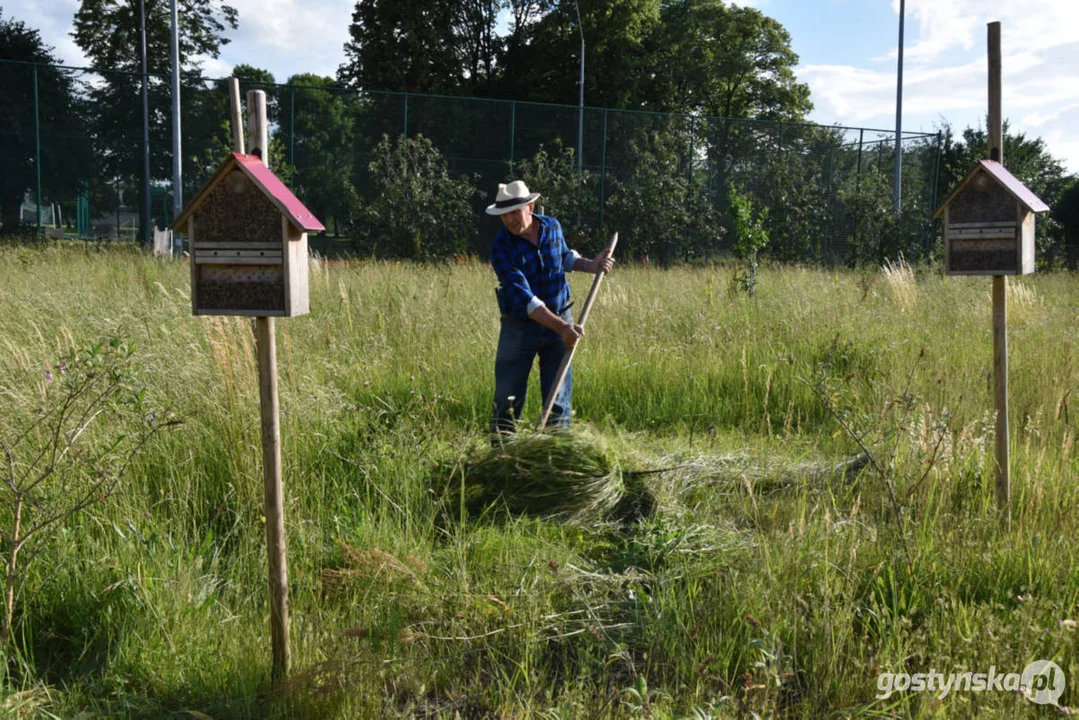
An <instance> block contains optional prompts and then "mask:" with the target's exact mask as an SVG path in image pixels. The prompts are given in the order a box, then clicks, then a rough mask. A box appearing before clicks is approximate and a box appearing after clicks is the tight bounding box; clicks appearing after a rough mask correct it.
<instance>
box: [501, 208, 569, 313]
mask: <svg viewBox="0 0 1079 720" xmlns="http://www.w3.org/2000/svg"><path fill="white" fill-rule="evenodd" d="M532 221H533V222H538V223H539V247H537V246H535V245H533V244H532V243H530V242H528V241H527V240H525V239H524V238H523V237H521V236H519V235H514V234H513V233H511V232H510V231H509V230H507V229H506V228H505V227H503V228H502V229H501V230H500V231H499V232H498V234H497V235H495V239H494V242H493V243H491V265H492V266H493V267H494V269H495V274H496V275H498V280H499V282H500V283H501V286H500V287H499V288H498V305H499V307H500V308H501V310H502V314H503V315H508V316H510V317H513V318H518V319H520V320H527V319H528V313H529V311H530V310H535V309H536V307H538V306H539V305H540V304H541V303H542V304H543V305H546V306H547V308H548V309H549V310H550V311H551V312H553V313H555V314H559V313H560V312H561V311H562V310H564V309H565V308H566V306H567V305H569V283H568V282H566V273H567V272H570V271H572V270H573V263H574V262H575V261H576V260H577V258H579V257H580V254H579V253H577V252H576V251H574V250H570V249H569V248H568V247H567V246H566V239H565V237H564V236H563V235H562V226H561V225H560V224H559V222H558V221H557V220H555V219H554V218H552V217H548V216H546V215H533V216H532Z"/></svg>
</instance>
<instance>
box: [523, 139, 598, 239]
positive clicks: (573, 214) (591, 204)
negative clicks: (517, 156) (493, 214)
mask: <svg viewBox="0 0 1079 720" xmlns="http://www.w3.org/2000/svg"><path fill="white" fill-rule="evenodd" d="M506 180H507V182H508V181H510V180H523V181H524V183H525V184H526V185H528V187H529V188H531V189H532V190H533V191H535V192H539V193H542V195H543V197H542V198H540V200H539V202H538V203H537V205H542V206H543V210H544V212H545V213H546V214H547V215H550V216H552V217H555V218H558V220H559V222H560V223H562V227H563V228H564V230H565V234H566V236H567V237H568V238H579V239H582V240H583V239H587V238H593V237H595V235H596V230H597V228H596V226H595V224H594V223H593V222H592V220H593V218H594V217H596V215H597V211H598V208H597V207H596V193H597V191H598V187H597V179H596V177H595V175H594V174H593V173H591V172H589V171H587V170H586V171H584V172H583V173H582V177H581V184H580V187H578V183H577V159H576V153H575V152H574V150H573V148H567V147H562V145H561V143H555V144H554V146H553V148H552V149H551V151H550V152H548V151H547V149H546V148H544V147H540V149H539V151H538V152H537V153H536V154H535V155H533V156H532V157H531V158H528V159H526V160H522V161H521V162H519V163H517V164H516V165H515V167H514V172H513V174H512V176H510V175H507V176H506ZM578 219H579V221H578Z"/></svg>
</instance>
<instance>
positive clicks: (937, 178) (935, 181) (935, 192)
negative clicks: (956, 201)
mask: <svg viewBox="0 0 1079 720" xmlns="http://www.w3.org/2000/svg"><path fill="white" fill-rule="evenodd" d="M942 140H943V138H942V137H941V134H940V133H939V132H938V133H937V158H936V162H935V163H933V199H932V201H930V203H929V209H930V210H931V211H932V210H935V209H936V206H937V198H938V197H940V196H939V195H938V193H939V192H940V187H939V183H940V156H941V153H942V152H943V148H942V147H941V145H942Z"/></svg>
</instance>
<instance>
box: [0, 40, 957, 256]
mask: <svg viewBox="0 0 1079 720" xmlns="http://www.w3.org/2000/svg"><path fill="white" fill-rule="evenodd" d="M0 70H2V75H3V78H2V80H0V107H3V108H5V110H4V111H3V112H0V209H2V223H3V230H4V231H8V230H10V229H11V228H13V227H14V226H16V225H19V226H20V227H21V229H22V230H23V231H29V232H37V233H39V234H40V233H43V232H44V231H45V229H46V228H47V227H48V226H50V225H51V226H53V228H52V229H53V231H54V232H53V233H52V234H56V231H57V230H60V231H63V232H64V233H66V234H67V235H69V236H75V237H80V238H85V239H99V240H100V239H117V238H119V239H131V238H135V239H145V237H148V235H149V226H148V224H146V223H144V222H142V212H143V211H142V210H141V208H142V207H143V198H144V197H145V195H144V189H143V188H142V175H143V170H142V162H143V152H144V145H143V116H142V104H141V96H140V91H141V76H140V75H138V74H132V73H121V72H110V71H97V70H90V69H86V68H67V67H57V66H51V65H38V64H32V63H20V62H14V61H0ZM169 79H170V78H169V76H167V75H150V76H148V100H149V123H148V125H149V147H148V150H149V158H150V176H151V187H150V189H149V193H150V213H151V216H152V222H153V224H155V225H161V226H163V225H165V224H167V223H168V222H169V220H170V219H171V217H172V215H173V199H172V198H173V190H174V188H173V177H172V145H173V142H172V132H171V118H172V109H171V108H172V101H171V100H172V99H171V91H170V83H169ZM311 81H312V83H313V84H311V85H304V84H292V85H279V84H278V85H270V84H259V83H256V82H250V81H245V80H241V91H242V92H243V91H246V90H251V89H262V90H265V91H266V93H267V100H268V102H267V105H268V114H269V120H270V124H271V134H272V136H273V140H272V142H271V150H270V161H271V166H272V167H273V169H274V170H275V172H277V173H278V174H279V175H280V176H281V177H282V178H283V179H284V180H285V181H286V182H287V183H289V184H290V185H292V187H293V189H294V190H295V191H296V193H297V195H298V196H299V197H300V198H301V199H302V200H303V201H304V202H305V204H307V205H308V207H310V208H311V210H312V211H314V212H315V214H316V215H317V216H319V217H320V219H322V220H323V222H324V223H325V224H326V225H327V228H328V232H327V237H328V238H329V239H326V240H324V241H319V242H316V243H315V246H316V247H322V248H324V249H325V248H329V247H333V248H337V249H339V250H344V251H346V252H347V251H349V250H350V249H353V248H354V247H358V246H357V245H355V241H356V238H357V236H359V235H360V234H362V233H371V232H377V231H378V229H377V228H372V227H367V226H365V222H366V221H365V220H364V213H363V208H364V207H365V204H366V203H369V202H370V201H371V200H372V196H373V194H374V193H376V192H378V189H377V188H376V187H375V185H374V184H373V182H372V179H371V170H370V165H371V163H372V161H374V160H376V159H377V157H376V155H377V147H378V144H379V142H380V141H381V140H382V138H383V137H384V136H385V137H389V138H397V137H399V136H402V135H403V136H407V137H418V136H423V137H426V138H428V139H430V140H431V141H432V143H433V145H434V147H435V148H437V150H438V151H439V152H440V153H441V155H442V157H443V158H444V161H445V164H446V166H447V168H448V171H449V174H450V175H451V176H453V177H455V178H459V177H463V178H464V179H465V180H466V181H467V182H468V183H470V184H471V185H472V186H474V188H475V189H476V191H475V192H474V193H473V195H472V197H473V200H472V211H473V213H474V221H473V224H472V226H471V230H470V234H469V237H468V238H466V241H465V244H464V249H465V250H466V251H469V252H473V253H476V254H479V255H481V256H485V255H486V251H487V247H488V245H489V242H490V239H491V238H492V237H493V235H494V233H495V232H496V231H497V229H498V227H499V221H498V219H497V218H492V217H490V216H487V215H486V214H484V213H483V208H484V207H485V206H486V205H487V204H488V203H490V202H492V201H493V195H494V190H495V188H496V186H497V183H499V182H506V181H507V180H508V179H510V178H512V177H515V176H516V175H517V174H518V173H519V172H520V171H521V170H522V168H534V160H535V158H536V155H537V153H539V152H540V151H541V150H543V151H545V152H547V153H548V154H550V155H551V156H557V157H562V158H563V159H568V162H566V163H563V166H562V168H561V173H562V175H563V176H564V175H566V174H567V172H568V173H571V174H572V175H576V172H577V167H576V164H577V162H578V161H577V155H576V150H577V147H578V144H579V146H580V153H581V155H580V157H581V160H582V162H581V168H580V175H579V176H577V177H570V178H565V177H563V178H562V180H564V181H565V180H568V181H569V182H568V183H566V182H563V183H562V184H560V185H559V186H558V188H557V193H558V195H559V196H558V197H556V196H554V195H552V191H553V190H555V189H554V188H550V187H535V188H533V189H534V190H537V191H539V192H542V193H544V194H545V196H546V200H547V202H550V203H551V204H552V206H551V207H549V210H558V211H559V212H560V213H561V214H560V215H559V217H560V219H561V220H562V221H563V224H564V225H565V226H566V227H567V230H569V231H570V234H571V236H572V235H576V236H578V237H580V236H583V237H585V238H586V239H595V240H596V244H599V243H602V242H603V238H604V237H605V236H606V235H607V233H609V232H610V231H612V230H618V231H619V232H620V234H621V237H622V238H624V240H623V243H624V245H623V247H625V249H626V251H627V252H628V253H630V254H633V255H636V256H638V257H640V258H644V257H648V258H649V259H653V260H655V261H657V262H663V263H665V262H669V261H675V260H693V259H698V258H709V257H711V256H714V255H717V254H722V253H727V252H729V251H730V249H731V246H732V243H733V240H734V238H733V237H732V231H731V228H730V222H729V218H728V216H727V213H726V210H727V205H728V200H727V199H728V197H729V193H730V191H731V188H732V187H734V188H737V189H738V190H739V191H741V192H745V193H748V194H749V195H750V196H752V197H753V199H754V201H755V203H756V204H757V206H758V207H767V208H768V209H769V215H768V231H769V235H770V243H769V246H768V250H767V253H768V254H770V255H771V256H772V257H774V258H776V259H779V260H785V261H796V262H807V263H823V264H836V263H847V264H855V263H858V262H863V261H878V260H880V259H883V258H884V257H894V255H895V254H896V253H897V252H904V253H905V254H906V255H907V258H908V259H911V260H914V259H923V258H928V257H930V256H931V254H932V252H933V249H934V231H933V226H932V223H931V221H930V215H931V212H932V210H933V208H934V207H935V205H936V203H937V201H938V199H939V196H940V194H941V188H939V187H938V179H939V161H940V138H939V136H938V135H936V134H925V133H909V132H908V133H904V134H903V136H902V141H901V148H900V149H901V153H900V155H901V158H902V188H901V189H902V193H901V195H902V198H903V202H902V208H903V209H902V212H900V213H895V212H894V211H892V197H893V184H894V176H895V133H894V131H892V130H874V129H869V128H850V127H839V126H822V125H813V124H809V123H792V122H768V121H758V120H744V119H729V118H720V117H704V116H693V115H680V114H670V113H652V112H643V111H631V110H615V109H604V108H591V107H586V108H584V110H583V124H582V125H583V128H581V129H582V130H583V131H581V132H580V134H579V122H580V120H581V110H580V109H579V108H577V107H575V106H563V105H549V104H542V103H533V102H517V101H508V100H491V99H477V98H462V97H444V96H432V95H416V94H408V93H391V92H355V91H350V90H344V89H341V88H338V87H334V86H332V85H329V84H326V85H319V84H315V83H317V81H318V79H317V78H313V77H312V80H311ZM180 115H181V126H182V137H181V158H182V163H181V167H182V178H183V180H182V184H183V188H182V197H183V198H191V197H193V195H194V193H195V192H197V190H198V188H199V187H200V186H201V184H202V183H203V182H205V181H206V180H207V179H208V178H209V177H210V176H211V174H212V173H213V171H214V170H215V168H216V167H217V166H218V164H219V163H220V161H221V159H222V158H223V157H224V155H225V154H226V153H227V152H229V151H230V150H231V141H230V133H229V128H228V93H227V81H226V80H212V79H203V78H194V77H189V76H185V77H184V78H183V81H182V86H181V103H180ZM568 194H574V195H575V197H574V198H573V201H572V202H569V201H568V200H567V198H566V197H563V196H565V195H568ZM543 203H544V200H541V203H540V204H543ZM25 207H33V208H42V209H43V210H47V211H49V212H43V213H42V214H41V215H40V219H39V217H37V216H36V212H35V213H33V214H34V215H35V217H32V218H28V217H27V214H26V212H25ZM567 215H568V216H567ZM694 217H704V218H706V221H704V222H697V223H695V222H692V220H693V218H694ZM687 218H688V219H687ZM20 224H21V225H20ZM367 224H368V225H369V223H367ZM672 228H673V229H672ZM140 234H143V237H142V238H138V237H137V236H138V235H140ZM657 238H658V239H657Z"/></svg>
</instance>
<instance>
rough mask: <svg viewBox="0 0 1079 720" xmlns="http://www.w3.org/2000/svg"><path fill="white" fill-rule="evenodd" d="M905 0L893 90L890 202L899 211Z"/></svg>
mask: <svg viewBox="0 0 1079 720" xmlns="http://www.w3.org/2000/svg"><path fill="white" fill-rule="evenodd" d="M906 10H907V3H906V0H899V70H898V72H897V77H896V90H895V187H894V188H893V192H892V204H893V205H894V207H895V210H896V212H899V208H900V205H901V203H902V201H903V17H904V15H906Z"/></svg>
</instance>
